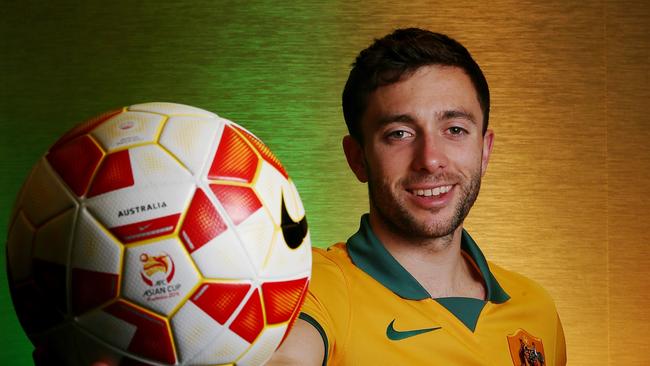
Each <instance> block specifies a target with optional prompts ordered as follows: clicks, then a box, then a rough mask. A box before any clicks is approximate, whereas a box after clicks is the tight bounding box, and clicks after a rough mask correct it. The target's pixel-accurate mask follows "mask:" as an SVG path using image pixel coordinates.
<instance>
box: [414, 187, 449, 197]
mask: <svg viewBox="0 0 650 366" xmlns="http://www.w3.org/2000/svg"><path fill="white" fill-rule="evenodd" d="M451 188H452V186H441V187H435V188H430V189H413V190H409V192H411V193H412V194H414V195H416V196H421V197H431V196H439V195H441V194H443V193H447V192H449V190H451Z"/></svg>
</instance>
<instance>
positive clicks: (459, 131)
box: [447, 126, 467, 135]
mask: <svg viewBox="0 0 650 366" xmlns="http://www.w3.org/2000/svg"><path fill="white" fill-rule="evenodd" d="M447 131H449V133H450V134H452V135H464V134H467V130H465V129H464V128H462V127H458V126H453V127H449V128H448V129H447Z"/></svg>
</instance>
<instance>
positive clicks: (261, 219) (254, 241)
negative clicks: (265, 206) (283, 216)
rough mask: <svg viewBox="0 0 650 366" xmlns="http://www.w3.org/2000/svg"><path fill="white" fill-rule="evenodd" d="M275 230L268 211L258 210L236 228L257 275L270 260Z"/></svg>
mask: <svg viewBox="0 0 650 366" xmlns="http://www.w3.org/2000/svg"><path fill="white" fill-rule="evenodd" d="M275 230H276V228H275V226H274V225H273V221H272V220H271V218H270V217H269V216H268V214H267V213H266V210H258V211H257V212H255V213H254V214H253V215H251V216H250V217H249V218H248V219H246V220H245V221H244V222H242V223H241V224H239V225H238V226H237V227H236V228H235V231H236V233H237V236H238V237H239V240H240V243H241V244H242V246H243V247H244V249H245V250H246V253H247V254H248V258H250V262H249V263H251V264H252V265H253V270H254V271H255V273H258V272H259V270H260V269H261V268H262V267H263V266H264V264H265V261H266V260H267V258H268V255H269V250H270V248H271V244H272V241H273V235H274V231H275Z"/></svg>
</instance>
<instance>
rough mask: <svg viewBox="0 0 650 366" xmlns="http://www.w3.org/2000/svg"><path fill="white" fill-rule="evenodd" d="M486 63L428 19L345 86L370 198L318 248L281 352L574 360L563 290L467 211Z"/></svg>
mask: <svg viewBox="0 0 650 366" xmlns="http://www.w3.org/2000/svg"><path fill="white" fill-rule="evenodd" d="M489 105H490V97H489V91H488V85H487V82H486V80H485V77H484V76H483V73H482V72H481V70H480V68H479V66H478V65H477V64H476V62H475V61H474V60H473V59H472V57H471V56H470V54H469V52H468V51H467V50H466V49H465V48H464V47H463V46H462V45H460V44H459V43H458V42H456V41H454V40H452V39H450V38H448V37H446V36H444V35H441V34H437V33H432V32H429V31H425V30H421V29H413V28H411V29H400V30H397V31H395V32H394V33H392V34H390V35H387V36H386V37H384V38H382V39H379V40H376V41H375V42H374V43H373V44H372V45H371V46H370V47H368V48H367V49H365V50H363V51H362V52H361V53H360V54H359V56H358V57H357V59H356V62H355V63H354V65H353V68H352V70H351V72H350V76H349V78H348V81H347V84H346V86H345V89H344V91H343V113H344V116H345V121H346V124H347V127H348V130H349V132H350V135H349V136H346V137H344V138H343V149H344V152H345V155H346V158H347V161H348V164H349V166H350V168H351V169H352V171H353V172H354V174H355V175H356V177H357V179H358V180H359V181H361V182H367V183H368V191H369V201H370V211H369V214H367V215H364V216H363V217H362V218H361V226H360V229H359V231H358V232H357V233H356V234H354V235H353V236H352V237H351V238H349V239H348V241H347V243H345V244H343V243H340V244H337V245H335V246H333V247H330V248H328V249H327V250H320V249H315V250H314V264H313V277H312V281H311V283H310V289H309V294H308V296H307V298H306V300H305V304H304V306H303V309H302V313H301V315H300V318H299V319H298V320H297V321H296V323H295V325H294V327H293V330H292V332H291V333H290V334H289V336H288V337H287V339H286V340H285V342H284V343H283V345H282V346H281V347H280V349H279V350H278V351H277V352H276V354H275V355H274V356H273V358H272V359H271V361H270V363H269V364H271V365H294V364H295V365H325V364H328V365H428V364H440V365H452V364H453V365H517V366H520V365H522V366H532V365H535V366H537V365H564V364H566V354H565V343H564V335H563V331H562V326H561V324H560V321H559V318H558V316H557V312H556V309H555V306H554V304H553V301H552V300H551V298H550V297H549V295H548V294H547V293H546V292H545V291H544V290H543V289H542V288H541V287H540V286H539V285H537V284H535V283H534V282H532V281H531V280H529V279H527V278H524V277H523V276H520V275H517V274H514V273H512V272H508V271H506V270H504V269H502V268H500V267H498V266H496V265H494V264H492V263H489V262H487V261H486V260H485V258H484V257H483V255H482V253H481V251H480V249H479V248H478V246H477V245H476V243H475V242H474V241H473V240H472V238H471V237H470V236H469V234H468V233H467V232H465V231H464V230H463V221H464V219H465V217H466V216H467V214H468V213H469V210H470V208H471V207H472V205H473V203H474V201H475V200H476V197H477V195H478V192H479V187H480V183H481V177H482V176H483V175H484V174H485V171H486V169H487V165H488V161H489V157H490V153H491V151H492V142H493V140H494V133H493V132H492V131H491V130H489V129H488V128H487V127H488V117H489V109H490V108H489Z"/></svg>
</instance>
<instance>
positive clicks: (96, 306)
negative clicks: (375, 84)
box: [7, 103, 311, 365]
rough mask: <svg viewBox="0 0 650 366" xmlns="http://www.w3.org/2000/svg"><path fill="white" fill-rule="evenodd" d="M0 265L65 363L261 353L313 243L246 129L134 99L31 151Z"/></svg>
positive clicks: (299, 211)
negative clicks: (33, 157)
mask: <svg viewBox="0 0 650 366" xmlns="http://www.w3.org/2000/svg"><path fill="white" fill-rule="evenodd" d="M7 266H8V275H9V282H10V289H11V293H12V298H13V301H14V305H15V308H16V312H17V314H18V317H19V319H20V321H21V324H22V325H23V327H24V329H25V331H26V332H27V334H28V335H29V337H30V339H32V341H33V342H34V343H36V344H47V345H48V347H51V348H53V349H54V350H56V351H57V352H58V353H60V357H63V358H64V361H65V362H66V363H68V364H70V365H86V364H89V363H90V362H92V361H94V360H99V359H103V360H109V361H111V362H115V363H118V364H120V365H193V364H230V363H236V364H237V365H258V364H261V363H262V362H264V361H265V360H266V359H268V357H270V355H271V354H272V352H273V351H274V350H275V349H276V348H277V346H278V345H279V344H280V342H281V341H282V339H283V337H284V335H285V333H286V331H287V330H288V328H289V327H290V326H291V323H292V322H293V320H295V318H296V316H297V314H298V311H299V308H300V305H301V303H302V300H303V298H304V295H305V292H306V288H307V283H308V281H309V277H310V271H311V245H310V239H309V233H308V230H307V223H306V219H305V213H304V208H303V206H302V203H301V201H300V198H299V196H298V192H297V191H296V188H295V186H294V184H293V182H292V181H291V179H290V178H289V176H288V175H287V172H286V171H285V169H284V168H283V167H282V165H281V164H280V162H279V161H278V159H277V158H276V157H275V156H274V155H273V154H272V153H271V151H270V150H269V149H268V148H267V147H266V146H265V145H264V144H263V143H262V142H261V141H260V140H259V139H257V138H256V137H255V136H253V135H252V134H251V133H250V132H248V131H246V130H245V129H243V128H242V127H240V126H238V125H236V124H235V123H233V122H230V121H227V120H225V119H222V118H220V117H218V116H217V115H215V114H213V113H210V112H207V111H204V110H202V109H198V108H194V107H189V106H185V105H179V104H172V103H147V104H139V105H133V106H130V107H126V108H122V109H119V110H116V111H112V112H109V113H105V114H103V115H101V116H98V117H96V118H94V119H92V120H89V121H87V122H86V123H84V124H81V125H79V126H77V127H76V128H74V129H73V130H71V131H70V132H68V133H67V134H66V135H64V136H63V137H62V138H61V139H59V141H57V142H56V143H55V144H54V145H53V146H52V147H51V148H50V150H49V151H48V152H47V153H46V155H45V156H44V157H43V158H42V159H41V160H40V161H39V162H38V163H37V164H36V166H35V167H34V168H33V170H32V172H31V173H30V175H29V177H28V178H27V181H26V182H25V184H24V186H23V188H22V190H21V192H20V194H19V196H18V199H17V201H16V204H15V207H14V211H13V214H12V218H11V221H10V227H9V235H8V243H7Z"/></svg>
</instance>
